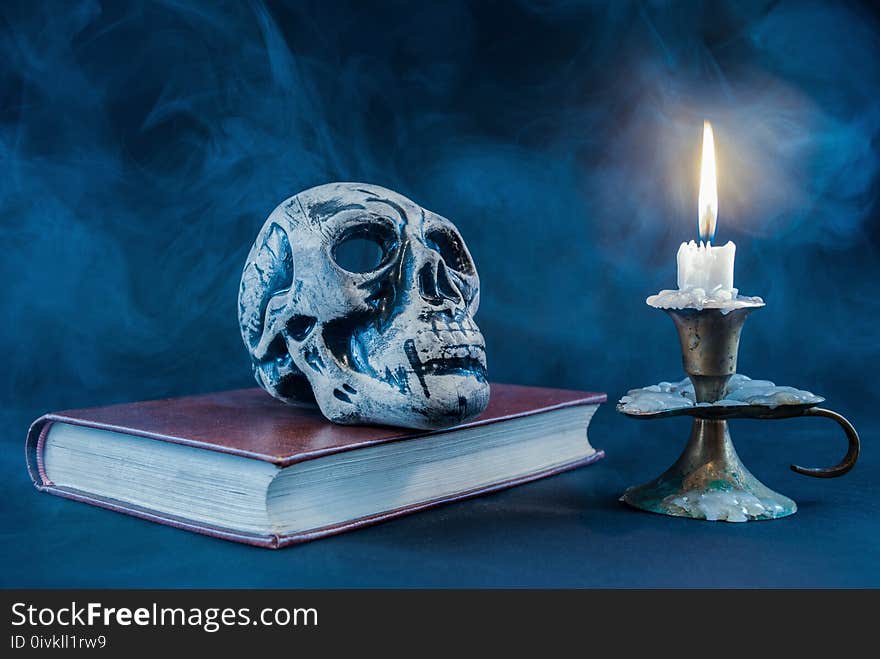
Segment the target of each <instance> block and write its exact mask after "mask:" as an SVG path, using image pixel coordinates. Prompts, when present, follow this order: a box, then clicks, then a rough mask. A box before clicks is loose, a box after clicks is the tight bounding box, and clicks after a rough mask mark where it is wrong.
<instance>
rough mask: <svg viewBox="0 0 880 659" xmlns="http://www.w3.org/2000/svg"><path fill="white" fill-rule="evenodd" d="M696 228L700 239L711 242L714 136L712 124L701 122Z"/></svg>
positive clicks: (714, 210)
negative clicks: (701, 153)
mask: <svg viewBox="0 0 880 659" xmlns="http://www.w3.org/2000/svg"><path fill="white" fill-rule="evenodd" d="M698 208H699V211H698V214H697V228H698V230H699V233H700V240H701V241H705V242H711V241H712V239H713V238H714V237H715V223H716V222H717V221H718V184H717V183H716V181H715V136H714V134H713V133H712V124H710V123H709V122H708V121H704V122H703V159H702V162H701V164H700V199H699V206H698Z"/></svg>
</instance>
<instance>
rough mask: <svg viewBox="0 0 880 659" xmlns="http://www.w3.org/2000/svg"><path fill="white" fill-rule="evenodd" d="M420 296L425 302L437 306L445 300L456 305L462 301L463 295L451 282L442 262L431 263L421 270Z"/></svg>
mask: <svg viewBox="0 0 880 659" xmlns="http://www.w3.org/2000/svg"><path fill="white" fill-rule="evenodd" d="M419 294H420V295H421V296H422V299H423V300H425V301H426V302H428V303H429V304H433V305H435V306H440V305H442V304H443V302H444V300H449V301H450V302H453V303H455V304H459V303H461V301H462V299H461V293H459V292H458V289H457V288H456V287H455V284H453V283H452V282H451V281H450V280H449V274H448V273H447V272H446V266H444V265H443V263H442V262H440V263H437V262H434V261H429V262H428V263H425V264H424V265H423V266H422V267H421V269H420V270H419Z"/></svg>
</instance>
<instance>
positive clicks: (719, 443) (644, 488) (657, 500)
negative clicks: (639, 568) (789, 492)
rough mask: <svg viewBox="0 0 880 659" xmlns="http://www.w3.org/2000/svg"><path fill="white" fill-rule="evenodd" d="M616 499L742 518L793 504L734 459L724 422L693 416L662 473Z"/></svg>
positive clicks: (694, 514) (673, 511) (769, 514)
mask: <svg viewBox="0 0 880 659" xmlns="http://www.w3.org/2000/svg"><path fill="white" fill-rule="evenodd" d="M621 501H624V502H626V503H628V504H629V505H631V506H633V507H635V508H640V509H642V510H647V511H650V512H654V513H661V514H664V515H674V516H676V517H691V518H694V519H706V520H726V521H728V522H745V521H749V520H759V519H776V518H779V517H785V516H786V515H791V514H793V513H795V512H796V511H797V504H795V502H794V501H792V500H791V499H789V498H788V497H786V496H783V495H782V494H779V493H777V492H774V491H773V490H771V489H770V488H769V487H767V486H766V485H764V484H763V483H762V482H761V481H759V480H758V479H757V478H755V477H754V476H753V475H752V474H751V472H750V471H749V470H748V469H746V467H745V465H744V464H743V463H742V461H741V460H740V459H739V456H738V455H737V453H736V449H735V448H734V446H733V441H732V440H731V438H730V431H729V429H728V426H727V421H725V420H716V419H703V418H699V417H697V418H694V420H693V426H692V427H691V435H690V439H689V440H688V443H687V446H686V447H685V449H684V452H683V453H682V454H681V456H680V457H679V458H678V460H677V461H676V462H675V464H673V465H672V466H671V467H670V468H669V469H667V470H666V471H665V472H664V473H663V474H662V475H661V476H659V477H658V478H656V479H654V480H653V481H651V482H649V483H645V484H644V485H639V486H636V487H631V488H629V489H628V490H627V491H626V492H624V494H623V496H622V497H621Z"/></svg>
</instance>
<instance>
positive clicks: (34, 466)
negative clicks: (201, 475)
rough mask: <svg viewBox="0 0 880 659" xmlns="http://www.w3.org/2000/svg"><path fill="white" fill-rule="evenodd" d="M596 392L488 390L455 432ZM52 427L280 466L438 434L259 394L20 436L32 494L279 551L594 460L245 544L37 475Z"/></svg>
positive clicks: (166, 404) (108, 415)
mask: <svg viewBox="0 0 880 659" xmlns="http://www.w3.org/2000/svg"><path fill="white" fill-rule="evenodd" d="M605 400H606V396H605V394H602V393H591V392H583V391H570V390H565V389H550V388H543V387H523V386H518V385H506V384H493V385H492V395H491V399H490V402H489V406H488V407H487V408H486V410H485V411H484V412H483V413H482V414H481V415H480V416H479V417H477V418H475V419H473V420H471V421H469V422H467V423H464V424H461V425H459V426H456V427H455V428H454V429H461V428H468V427H473V426H478V425H483V424H489V423H497V422H499V421H504V420H507V419H513V418H517V417H521V416H527V415H530V414H537V413H540V412H547V411H550V410H554V409H559V408H563V407H571V406H574V405H592V404H599V403H603V402H605ZM55 422H62V423H69V424H73V425H79V426H87V427H91V428H97V429H101V430H111V431H115V432H120V433H125V434H128V435H134V436H138V437H145V438H148V439H153V440H158V441H164V442H173V443H176V444H182V445H185V446H192V447H196V448H200V449H205V450H209V451H220V452H223V453H230V454H233V455H238V456H242V457H246V458H252V459H255V460H263V461H266V462H271V463H272V464H275V465H277V466H279V467H287V466H290V465H292V464H296V463H298V462H303V461H305V460H311V459H314V458H318V457H322V456H326V455H331V454H333V453H340V452H343V451H350V450H353V449H359V448H365V447H368V446H374V445H377V444H383V443H386V442H398V441H403V440H410V439H415V438H418V437H423V436H426V435H429V434H435V433H438V432H449V431H450V430H454V429H453V428H448V429H444V430H436V431H424V430H419V431H413V430H409V429H405V428H393V427H388V426H342V425H337V424H333V423H330V422H328V421H327V420H326V419H324V417H323V416H321V413H320V411H319V410H318V409H317V408H312V407H293V406H290V405H285V404H283V403H280V402H279V401H276V400H275V399H273V398H271V397H270V396H269V395H267V394H266V393H265V392H264V391H263V390H262V389H256V388H254V389H239V390H234V391H224V392H218V393H211V394H202V395H198V396H186V397H182V398H167V399H162V400H152V401H143V402H137V403H124V404H120V405H109V406H106V407H92V408H87V409H78V410H66V411H62V412H54V413H51V414H46V415H44V416H41V417H40V418H39V419H37V420H36V421H34V423H33V424H32V425H31V427H30V430H29V431H28V435H27V443H26V453H27V465H28V471H29V472H30V476H31V478H32V480H33V481H34V485H35V486H36V487H37V489H39V490H40V491H45V492H50V493H52V494H56V495H58V496H62V497H66V498H69V499H75V500H78V501H84V502H86V503H91V504H93V505H97V506H100V507H103V508H109V509H112V510H117V511H120V512H125V513H128V514H131V515H135V516H138V517H142V518H145V519H149V520H151V521H157V522H161V523H164V524H170V525H172V526H176V527H179V528H184V529H187V530H190V531H196V532H199V533H206V534H209V535H213V536H216V537H221V538H224V539H227V540H234V541H237V542H245V543H248V544H253V545H259V546H265V547H282V546H285V545H289V544H292V543H295V542H303V541H306V540H312V539H315V538H319V537H323V536H326V535H331V534H334V533H340V532H342V531H346V530H349V529H352V528H358V527H361V526H365V525H367V524H374V523H376V522H380V521H383V520H385V519H390V518H392V517H397V516H399V515H403V514H407V513H410V512H415V511H417V510H422V509H425V508H428V507H432V506H436V505H439V504H442V503H446V502H448V501H454V500H458V499H463V498H468V497H472V496H477V495H479V494H484V493H486V492H491V491H495V490H500V489H503V488H507V487H512V486H514V485H518V484H520V483H524V482H528V481H532V480H535V479H538V478H542V477H544V476H549V475H551V474H554V473H558V472H561V471H565V470H568V469H573V468H575V467H579V466H582V465H584V464H590V463H592V462H595V461H597V460H599V459H601V458H602V457H603V456H604V453H603V452H602V451H600V450H597V451H596V453H594V454H592V455H590V456H588V457H587V458H585V459H583V460H578V461H576V462H574V463H569V464H565V465H562V466H558V467H555V468H553V469H551V470H545V471H542V472H538V473H534V474H529V475H528V476H525V477H521V478H517V479H515V480H511V481H505V482H503V483H496V484H493V485H491V486H489V487H484V488H480V489H477V490H471V491H468V492H462V493H457V494H455V495H453V496H448V497H443V498H441V499H436V500H432V501H428V502H424V503H420V504H418V505H416V506H408V507H406V508H403V509H398V510H393V511H388V512H384V513H380V514H377V515H373V516H371V517H367V518H361V519H357V520H352V521H350V522H346V523H344V524H340V525H335V526H333V527H329V528H324V529H317V530H315V531H309V532H307V533H299V534H295V535H286V536H278V535H271V536H254V535H247V534H241V533H238V532H235V531H230V530H227V529H220V528H213V527H208V526H205V525H202V524H198V523H194V522H192V521H191V520H184V519H178V518H174V517H172V516H169V515H164V514H162V513H156V512H155V511H150V510H146V509H141V508H138V507H135V506H131V505H129V504H127V503H124V502H119V501H113V500H104V499H99V498H95V497H91V496H89V495H87V494H84V493H82V492H77V491H73V490H69V489H66V488H60V487H56V486H55V485H54V484H53V483H52V482H51V481H50V480H49V478H48V477H47V476H46V471H45V469H44V465H43V448H44V442H45V438H46V435H47V432H48V429H49V427H50V426H51V424H52V423H55Z"/></svg>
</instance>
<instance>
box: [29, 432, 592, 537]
mask: <svg viewBox="0 0 880 659" xmlns="http://www.w3.org/2000/svg"><path fill="white" fill-rule="evenodd" d="M41 419H42V417H41ZM38 421H39V420H38ZM65 422H66V420H65ZM36 425H37V422H35V423H34V426H36ZM49 425H50V423H44V424H43V425H42V426H41V428H38V429H37V430H36V432H35V433H34V435H36V436H37V440H35V443H34V449H35V450H39V449H41V448H42V447H41V446H38V444H37V443H36V442H38V441H39V439H40V438H43V439H44V438H45V434H46V430H48V426H49ZM34 426H31V428H32V429H34ZM30 438H31V434H30V433H29V435H28V440H29V443H30ZM30 457H31V453H30V452H29V453H28V469H29V470H31V466H32V463H31V460H30ZM35 457H36V458H37V461H38V462H39V463H40V464H41V463H42V458H41V457H40V456H39V454H37V455H36V456H35ZM603 457H605V452H604V451H602V450H598V449H597V450H596V451H595V452H594V453H591V454H590V455H588V456H586V457H584V458H580V459H577V460H574V461H571V462H567V463H563V464H561V465H556V466H554V467H550V468H549V469H543V470H540V471H536V472H534V473H531V474H527V475H524V476H519V477H517V478H513V479H508V480H505V481H501V482H498V483H492V484H490V485H485V486H481V487H478V488H474V489H471V490H466V491H464V492H456V493H454V494H450V495H446V496H443V497H439V498H437V499H431V500H429V501H423V502H420V503H417V504H414V505H409V506H404V507H402V508H396V509H394V510H389V511H384V512H381V513H376V514H373V515H368V516H366V517H361V518H358V519H353V520H348V521H346V522H342V523H339V524H334V525H331V526H327V527H323V528H318V529H312V530H309V531H303V532H297V533H292V534H270V535H257V534H248V533H241V532H239V531H233V530H230V529H224V528H220V527H214V526H210V525H207V524H198V523H194V522H192V521H190V520H186V519H182V518H179V517H175V516H173V515H166V514H162V513H156V512H154V511H151V510H148V509H145V508H141V507H139V506H133V505H131V504H127V503H123V502H120V501H116V500H114V499H108V498H104V497H95V496H92V495H90V494H87V493H85V492H80V491H79V490H74V489H72V488H65V487H57V486H55V485H54V484H52V483H51V481H49V480H48V479H47V478H45V474H44V473H43V475H40V473H39V468H37V470H36V474H37V478H36V479H34V485H35V486H36V488H37V489H38V490H40V491H41V492H48V493H49V494H54V495H56V496H59V497H63V498H65V499H72V500H74V501H81V502H83V503H88V504H91V505H93V506H97V507H99V508H105V509H108V510H113V511H115V512H120V513H125V514H126V515H131V516H133V517H139V518H141V519H146V520H149V521H151V522H158V523H160V524H165V525H166V526H171V527H174V528H178V529H184V530H186V531H192V532H194V533H200V534H202V535H207V536H211V537H214V538H220V539H222V540H230V541H232V542H239V543H242V544H247V545H253V546H256V547H264V548H268V549H280V548H282V547H287V546H289V545H295V544H299V543H302V542H308V541H310V540H317V539H319V538H324V537H327V536H331V535H336V534H339V533H343V532H345V531H350V530H353V529H358V528H362V527H365V526H371V525H373V524H379V523H380V522H384V521H386V520H390V519H394V518H395V517H402V516H404V515H409V514H410V513H416V512H419V511H422V510H426V509H429V508H434V507H436V506H441V505H443V504H446V503H452V502H454V501H461V500H463V499H470V498H474V497H478V496H481V495H483V494H488V493H491V492H497V491H499V490H504V489H507V488H511V487H515V486H517V485H522V484H524V483H528V482H530V481H534V480H538V479H540V478H546V477H547V476H553V475H555V474H559V473H562V472H565V471H570V470H572V469H576V468H578V467H583V466H586V465H589V464H592V463H594V462H597V461H599V460H601V459H602V458H603ZM34 466H36V463H35V464H34ZM34 473H35V471H33V470H31V477H32V478H34ZM38 479H39V480H38Z"/></svg>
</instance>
